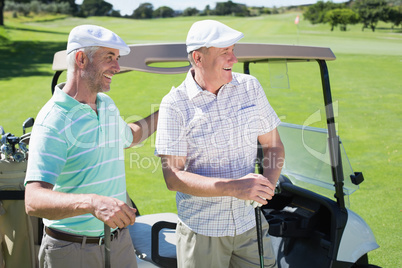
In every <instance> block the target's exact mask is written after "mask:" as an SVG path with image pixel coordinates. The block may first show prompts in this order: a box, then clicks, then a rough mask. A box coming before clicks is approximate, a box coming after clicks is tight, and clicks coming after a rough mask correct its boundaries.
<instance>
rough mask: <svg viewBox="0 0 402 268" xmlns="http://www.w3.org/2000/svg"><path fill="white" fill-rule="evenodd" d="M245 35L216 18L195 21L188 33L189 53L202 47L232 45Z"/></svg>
mask: <svg viewBox="0 0 402 268" xmlns="http://www.w3.org/2000/svg"><path fill="white" fill-rule="evenodd" d="M243 37H244V35H243V33H241V32H239V31H236V30H234V29H232V28H230V27H228V26H226V25H225V24H223V23H221V22H219V21H216V20H202V21H197V22H195V23H194V24H193V25H192V26H191V28H190V30H189V31H188V34H187V40H186V45H187V53H190V52H191V51H194V50H197V49H199V48H200V47H207V48H208V47H219V48H223V47H230V46H231V45H234V44H235V43H236V42H237V41H239V40H240V39H242V38H243Z"/></svg>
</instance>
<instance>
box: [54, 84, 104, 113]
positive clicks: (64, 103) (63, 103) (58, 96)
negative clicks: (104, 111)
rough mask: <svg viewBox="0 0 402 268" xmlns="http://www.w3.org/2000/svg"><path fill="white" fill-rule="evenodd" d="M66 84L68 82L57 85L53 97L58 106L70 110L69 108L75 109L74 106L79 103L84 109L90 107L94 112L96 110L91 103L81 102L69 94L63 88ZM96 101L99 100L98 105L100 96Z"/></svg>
mask: <svg viewBox="0 0 402 268" xmlns="http://www.w3.org/2000/svg"><path fill="white" fill-rule="evenodd" d="M65 85H66V83H60V84H58V85H57V86H56V87H55V90H54V93H53V97H52V99H53V101H54V103H56V104H57V105H58V106H60V107H62V108H63V109H65V110H67V111H69V110H71V109H73V108H74V107H76V106H77V105H79V106H82V108H84V109H90V110H91V111H92V112H94V111H93V110H92V108H91V107H90V106H89V105H87V104H84V103H81V102H79V101H77V100H76V99H74V98H73V97H71V96H70V95H68V94H67V93H65V92H64V91H63V90H62V89H63V87H64V86H65ZM96 102H97V106H98V102H99V98H98V97H96ZM94 113H95V112H94Z"/></svg>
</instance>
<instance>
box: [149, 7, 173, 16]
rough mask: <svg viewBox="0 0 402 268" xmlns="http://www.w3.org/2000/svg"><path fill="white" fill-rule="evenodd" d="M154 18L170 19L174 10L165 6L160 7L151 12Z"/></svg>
mask: <svg viewBox="0 0 402 268" xmlns="http://www.w3.org/2000/svg"><path fill="white" fill-rule="evenodd" d="M153 17H154V18H172V17H174V10H173V9H172V8H170V7H167V6H161V7H159V8H157V9H156V10H155V11H154V12H153Z"/></svg>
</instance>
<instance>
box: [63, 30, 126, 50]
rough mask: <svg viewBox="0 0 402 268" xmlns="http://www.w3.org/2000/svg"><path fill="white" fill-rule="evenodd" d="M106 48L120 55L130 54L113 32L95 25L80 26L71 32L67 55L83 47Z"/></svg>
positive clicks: (124, 44)
mask: <svg viewBox="0 0 402 268" xmlns="http://www.w3.org/2000/svg"><path fill="white" fill-rule="evenodd" d="M93 46H97V47H108V48H114V49H118V50H120V55H121V56H124V55H127V54H128V53H130V48H129V47H128V46H127V45H126V43H124V41H123V39H121V38H120V37H119V36H118V35H117V34H115V33H114V32H112V31H110V30H108V29H106V28H103V27H101V26H96V25H80V26H77V27H75V28H74V29H72V30H71V32H70V35H69V36H68V42H67V54H69V53H70V52H71V51H73V50H75V49H79V48H83V47H93Z"/></svg>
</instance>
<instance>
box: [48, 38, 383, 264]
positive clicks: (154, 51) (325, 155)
mask: <svg viewBox="0 0 402 268" xmlns="http://www.w3.org/2000/svg"><path fill="white" fill-rule="evenodd" d="M130 48H131V53H130V54H129V55H128V56H125V57H122V58H121V59H120V62H119V63H120V67H121V72H122V73H124V72H128V71H142V72H150V73H156V74H178V73H186V72H187V71H188V70H189V68H190V66H189V64H188V61H187V54H186V47H185V44H147V45H131V46H130ZM235 54H236V57H237V59H238V61H239V62H240V63H243V71H244V73H246V74H250V65H251V64H252V63H255V64H256V65H258V64H259V63H267V62H268V65H270V64H278V63H280V64H279V66H282V67H279V69H281V68H282V71H280V72H279V73H277V71H271V70H270V72H272V73H274V74H275V75H276V76H280V77H285V79H284V80H285V81H288V80H287V79H286V77H287V75H288V74H287V64H294V63H297V62H311V64H317V63H318V66H317V67H318V68H319V70H320V79H321V84H322V89H321V90H322V93H323V97H324V102H323V106H324V107H325V114H326V128H317V127H311V126H309V125H306V124H305V125H296V124H291V123H288V122H283V123H281V125H280V126H279V127H278V130H279V133H280V136H281V139H282V142H283V143H284V146H285V154H286V159H285V165H284V168H283V170H282V174H281V176H280V178H279V181H278V184H277V187H276V194H275V196H274V197H273V199H272V200H270V201H269V202H268V204H267V205H265V206H262V207H261V211H262V213H263V215H264V216H265V218H266V219H267V220H268V222H269V224H270V228H269V233H270V235H271V236H272V241H273V245H274V249H275V253H276V257H277V261H278V266H279V267H369V266H370V265H369V263H368V256H367V253H368V252H370V251H372V250H374V249H376V248H378V247H379V246H378V244H377V243H376V241H375V237H374V235H373V233H372V231H371V229H370V227H369V226H368V225H367V224H366V222H365V221H364V220H363V219H362V218H361V217H360V216H359V215H357V214H356V213H354V212H353V211H351V210H350V209H348V205H347V204H348V196H349V195H350V194H352V193H353V192H355V191H356V190H357V189H358V185H359V184H360V183H361V182H362V181H363V180H364V179H363V175H362V173H359V172H353V171H352V168H351V166H350V163H349V160H348V158H347V156H346V153H345V150H344V148H343V145H342V142H341V140H340V138H339V136H338V135H337V132H336V129H335V115H334V114H335V113H334V105H333V101H332V96H331V88H330V82H329V74H328V69H327V64H326V61H332V60H335V56H334V54H333V53H332V51H331V50H330V49H329V48H322V47H306V46H289V45H272V44H247V43H239V44H237V45H236V50H235ZM64 61H65V52H64V51H61V52H58V53H56V54H55V57H54V62H53V69H54V70H55V71H56V74H55V76H54V79H53V83H52V89H53V88H54V86H55V85H56V83H57V79H58V76H59V75H60V74H61V72H62V71H63V70H65V63H64ZM166 62H184V63H185V64H183V65H184V66H179V67H171V68H168V67H158V65H157V64H156V63H166ZM155 64H156V65H155ZM256 68H257V67H256ZM270 77H271V78H273V80H275V79H276V78H275V77H274V76H272V75H271V76H270ZM257 78H258V77H257ZM282 80H283V79H282ZM271 82H272V81H271ZM281 83H282V82H281ZM263 87H264V85H263ZM317 90H318V89H317ZM284 101H286V100H284ZM303 101H306V100H303ZM261 153H262V150H259V154H258V156H257V159H256V169H261V166H260V165H259V163H261V161H259V159H261V157H262V156H261ZM260 172H261V170H260ZM176 222H177V215H176V214H174V213H161V214H152V215H141V216H139V217H138V218H137V221H136V223H135V224H134V225H133V226H132V227H130V233H131V235H132V240H133V244H134V246H135V248H136V251H137V256H138V258H139V266H140V267H152V266H153V265H155V266H160V267H176V251H175V234H174V229H175V226H176ZM372 267H373V266H372Z"/></svg>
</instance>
